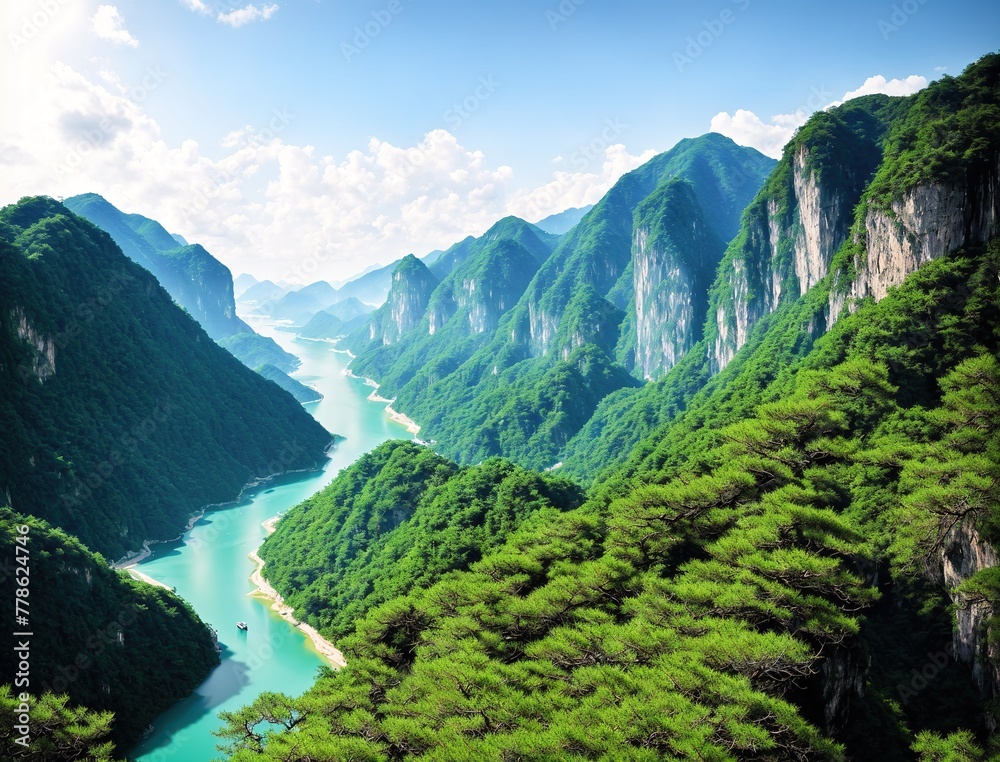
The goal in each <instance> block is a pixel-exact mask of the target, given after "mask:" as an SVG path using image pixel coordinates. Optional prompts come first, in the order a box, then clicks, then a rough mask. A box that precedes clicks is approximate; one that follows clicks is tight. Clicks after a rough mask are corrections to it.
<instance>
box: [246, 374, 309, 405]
mask: <svg viewBox="0 0 1000 762" xmlns="http://www.w3.org/2000/svg"><path fill="white" fill-rule="evenodd" d="M254 372H255V373H257V374H258V375H259V376H262V377H263V378H266V379H267V380H268V381H273V382H274V383H276V384H277V385H278V386H280V387H281V388H282V389H284V390H285V391H286V392H288V393H289V394H291V395H292V396H293V397H294V398H295V401H296V402H301V403H303V404H305V403H306V402H319V401H320V400H321V399H323V395H322V394H320V393H319V392H318V391H316V390H315V389H313V388H312V387H309V386H306V385H305V384H303V383H302V382H301V381H296V380H295V379H294V378H292V377H291V376H289V375H288V374H286V373H284V372H282V371H281V370H279V369H278V368H275V367H274V366H273V365H259V366H257V367H256V368H254Z"/></svg>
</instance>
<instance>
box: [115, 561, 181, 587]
mask: <svg viewBox="0 0 1000 762" xmlns="http://www.w3.org/2000/svg"><path fill="white" fill-rule="evenodd" d="M126 571H128V573H129V574H131V575H132V576H133V577H134V578H135V579H138V580H141V581H142V582H148V583H149V584H150V585H152V586H153V587H162V588H163V589H164V590H171V591H173V588H172V587H170V586H169V585H164V584H163V583H162V582H160V581H159V580H157V579H153V578H152V577H150V576H149V575H148V574H143V573H142V572H141V571H139V570H138V569H136V568H135V567H134V566H130V567H128V569H126Z"/></svg>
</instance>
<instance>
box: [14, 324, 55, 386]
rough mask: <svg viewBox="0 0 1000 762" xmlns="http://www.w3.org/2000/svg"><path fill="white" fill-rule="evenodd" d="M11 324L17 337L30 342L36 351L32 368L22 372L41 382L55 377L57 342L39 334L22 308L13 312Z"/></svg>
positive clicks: (24, 368)
mask: <svg viewBox="0 0 1000 762" xmlns="http://www.w3.org/2000/svg"><path fill="white" fill-rule="evenodd" d="M11 322H12V323H13V324H14V327H15V330H16V331H17V337H18V338H19V339H21V340H23V341H26V342H28V343H29V344H30V345H31V346H32V347H33V348H34V350H35V355H34V358H33V359H32V361H31V363H30V366H29V365H26V366H24V367H23V368H22V369H21V370H22V372H23V373H30V374H32V375H34V376H35V378H37V379H38V380H39V381H45V380H46V379H47V378H50V377H51V376H54V375H55V372H56V343H55V341H54V340H53V339H52V338H50V337H48V336H44V335H43V334H42V333H41V332H39V331H38V329H37V328H35V326H34V325H33V324H32V322H31V321H30V320H29V319H28V316H27V315H25V313H24V310H23V309H22V308H20V307H15V308H14V309H13V310H11Z"/></svg>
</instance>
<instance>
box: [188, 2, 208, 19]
mask: <svg viewBox="0 0 1000 762" xmlns="http://www.w3.org/2000/svg"><path fill="white" fill-rule="evenodd" d="M181 2H182V3H183V4H184V5H185V6H187V7H188V8H190V9H191V10H192V11H196V12H197V13H203V14H205V15H206V16H207V15H208V14H209V13H211V9H210V8H209V7H208V6H207V5H205V3H203V2H202V0H181Z"/></svg>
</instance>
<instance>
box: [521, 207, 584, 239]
mask: <svg viewBox="0 0 1000 762" xmlns="http://www.w3.org/2000/svg"><path fill="white" fill-rule="evenodd" d="M593 208H594V205H593V204H587V206H580V207H575V208H572V209H566V210H565V211H562V212H558V213H556V214H550V215H549V216H548V217H546V218H545V219H542V220H539V221H538V222H536V223H535V227H538V228H541V229H542V230H544V231H545V232H546V233H552V234H554V235H563V234H565V233H568V232H569V231H570V230H572V229H573V227H574V226H575V225H576V224H577V223H578V222H579V221H580V220H582V219H583V217H584V215H586V214H587V212H589V211H590V210H591V209H593Z"/></svg>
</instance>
